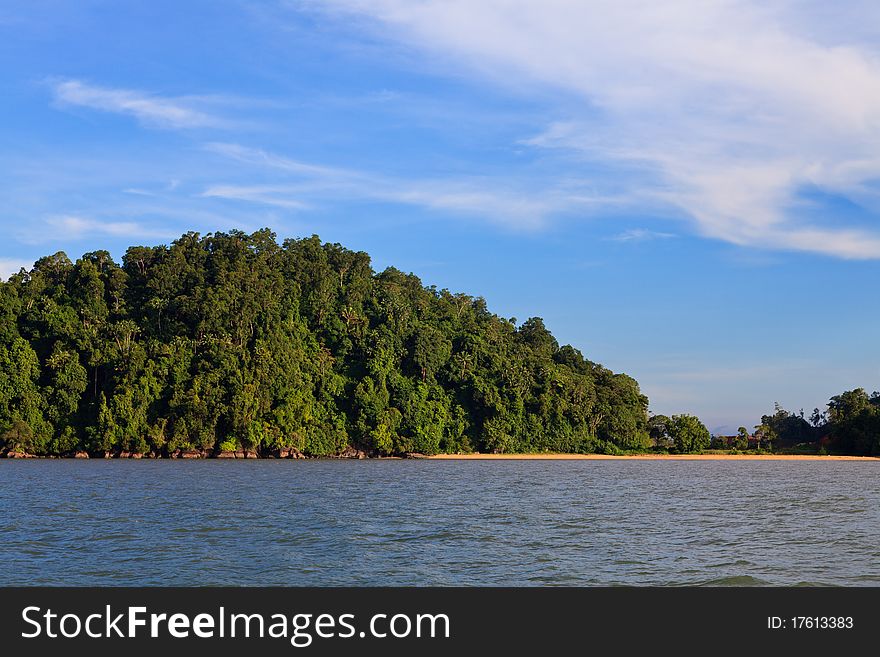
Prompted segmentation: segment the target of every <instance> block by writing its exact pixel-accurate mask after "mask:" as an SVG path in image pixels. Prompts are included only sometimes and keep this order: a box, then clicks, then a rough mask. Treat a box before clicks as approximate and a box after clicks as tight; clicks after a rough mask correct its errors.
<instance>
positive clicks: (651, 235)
mask: <svg viewBox="0 0 880 657" xmlns="http://www.w3.org/2000/svg"><path fill="white" fill-rule="evenodd" d="M672 237H675V235H674V234H672V233H661V232H658V231H655V230H648V229H647V228H632V229H630V230H625V231H623V232H622V233H618V234H617V235H614V236H612V237H609V238H608V239H609V240H611V241H613V242H648V241H650V240H666V239H670V238H672Z"/></svg>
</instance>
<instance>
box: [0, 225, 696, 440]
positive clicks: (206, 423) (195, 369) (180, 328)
mask: <svg viewBox="0 0 880 657" xmlns="http://www.w3.org/2000/svg"><path fill="white" fill-rule="evenodd" d="M647 421H648V418H647V399H646V397H645V396H644V395H642V394H641V393H640V391H639V387H638V384H637V383H636V381H635V380H633V379H632V378H630V377H628V376H626V375H624V374H615V373H613V372H610V371H609V370H607V369H605V368H604V367H602V366H601V365H598V364H596V363H593V362H591V361H589V360H587V359H585V358H584V357H583V356H582V355H581V353H580V352H579V351H578V350H577V349H574V348H573V347H571V346H568V345H565V346H562V347H560V346H559V344H558V343H557V341H556V339H555V338H554V337H553V336H552V335H551V333H550V332H549V331H548V330H547V328H546V327H545V326H544V323H543V321H542V320H541V319H540V318H537V317H535V318H531V319H528V320H526V321H525V322H523V323H522V324H521V325H520V326H517V325H516V322H515V320H508V319H504V318H501V317H499V316H497V315H495V314H493V313H491V312H489V310H488V309H487V307H486V302H485V301H484V300H483V299H481V298H479V297H471V296H468V295H464V294H453V293H451V292H449V291H448V290H437V289H436V288H434V287H425V286H424V285H422V283H421V281H420V280H419V279H418V278H417V277H415V276H413V275H411V274H409V275H408V274H404V273H402V272H400V271H398V270H396V269H394V268H389V269H386V270H385V271H383V272H380V273H375V272H374V271H373V270H372V268H371V265H370V258H369V256H368V255H367V254H366V253H361V252H354V251H350V250H347V249H345V248H343V247H342V246H340V245H338V244H327V243H322V242H321V241H320V240H319V239H318V237H317V236H312V237H310V238H306V239H298V240H294V239H292V240H286V241H284V242H283V243H282V244H278V242H277V241H276V239H275V235H274V234H272V233H271V232H270V231H269V230H266V229H264V230H260V231H257V232H255V233H253V234H250V235H248V234H245V233H243V232H240V231H231V232H228V233H214V234H209V235H206V236H200V235H199V234H198V233H187V234H185V235H183V236H182V237H181V238H180V239H178V240H176V241H174V242H173V243H172V244H171V245H169V246H154V247H147V246H135V247H131V248H129V249H128V251H127V252H126V253H125V256H124V257H123V258H122V262H121V263H119V264H118V263H116V262H114V261H113V259H112V258H111V257H110V254H109V253H107V252H106V251H95V252H92V253H87V254H85V255H84V256H83V257H82V258H80V259H79V260H77V261H76V262H71V260H70V259H69V258H68V257H67V256H66V255H65V254H63V253H56V254H55V255H52V256H48V257H46V258H42V259H40V260H39V261H37V262H36V263H35V264H34V267H33V268H32V269H31V270H30V271H22V272H20V273H19V274H16V275H15V276H13V277H12V278H11V279H10V280H9V281H8V282H5V283H0V441H2V442H0V446H2V444H5V446H6V447H7V448H12V447H15V448H16V449H24V450H26V451H30V452H33V453H36V454H67V453H72V452H74V451H78V450H87V451H89V452H91V453H96V454H104V453H115V452H120V451H128V452H137V453H148V452H152V453H154V454H157V455H162V454H169V453H171V452H174V451H175V450H201V451H203V452H205V453H208V452H218V451H232V450H237V449H250V450H256V451H268V450H274V449H279V448H288V447H290V448H295V449H297V450H300V451H302V452H304V453H305V454H309V455H332V454H338V453H340V452H342V451H344V450H346V449H347V448H349V447H355V448H359V449H364V450H367V451H368V452H370V453H374V454H403V453H407V452H421V453H436V452H468V451H474V450H476V451H487V452H537V451H553V452H594V451H603V452H608V453H614V452H619V451H620V450H634V449H636V450H637V449H644V448H645V447H647V446H649V445H650V437H649V434H648V424H647ZM688 440H690V441H691V442H693V440H694V439H690V438H689V439H688ZM697 442H698V441H697Z"/></svg>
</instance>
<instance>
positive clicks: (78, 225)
mask: <svg viewBox="0 0 880 657" xmlns="http://www.w3.org/2000/svg"><path fill="white" fill-rule="evenodd" d="M95 236H110V237H126V238H147V239H164V238H168V237H173V236H174V235H173V233H170V232H169V231H167V230H158V229H155V228H150V227H147V226H144V225H142V224H140V223H137V222H134V221H104V220H101V219H94V218H91V217H81V216H77V215H70V214H67V215H55V216H51V217H48V218H47V219H46V221H45V223H44V224H43V225H42V226H40V227H34V228H33V230H31V231H30V232H28V233H27V234H22V235H21V239H22V241H25V242H28V243H42V242H48V241H56V240H79V239H87V238H91V237H95Z"/></svg>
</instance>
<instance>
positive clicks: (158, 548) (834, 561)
mask: <svg viewBox="0 0 880 657" xmlns="http://www.w3.org/2000/svg"><path fill="white" fill-rule="evenodd" d="M878 468H880V464H878V463H877V462H855V461H845V462H844V461H838V462H815V461H767V462H756V461H720V460H719V461H489V462H487V461H392V460H387V461H369V460H368V461H319V460H315V461H287V460H285V461H271V460H266V461H216V460H208V461H126V460H122V461H103V460H100V461H97V460H96V461H75V460H34V461H0V503H2V512H0V564H2V568H0V585H101V586H108V585H120V586H121V585H169V586H170V585H244V586H247V585H280V586H312V585H315V586H366V585H381V586H391V585H411V586H441V585H447V586H472V585H473V586H477V585H501V586H514V585H515V586H546V585H550V586H600V585H635V586H644V585H660V586H680V585H709V586H717V585H845V586H858V585H875V586H876V585H880V486H878Z"/></svg>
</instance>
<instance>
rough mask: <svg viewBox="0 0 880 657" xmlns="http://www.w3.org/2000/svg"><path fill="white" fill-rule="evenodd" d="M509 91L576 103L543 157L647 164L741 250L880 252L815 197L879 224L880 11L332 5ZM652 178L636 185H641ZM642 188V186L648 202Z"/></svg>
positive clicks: (555, 128)
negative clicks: (802, 205) (812, 191)
mask: <svg viewBox="0 0 880 657" xmlns="http://www.w3.org/2000/svg"><path fill="white" fill-rule="evenodd" d="M328 6H332V7H333V8H335V9H336V10H341V11H344V12H346V13H347V14H351V13H356V14H360V15H366V16H368V17H371V18H373V19H375V21H376V25H377V26H381V27H379V29H380V31H381V32H382V34H383V35H385V36H388V35H389V34H391V35H392V36H393V37H394V38H397V39H398V40H401V41H405V42H407V43H409V44H411V45H413V46H415V47H417V48H421V49H423V50H425V51H426V52H429V53H431V55H432V56H435V57H440V58H444V59H445V61H446V63H447V65H448V64H449V63H450V62H451V63H452V64H453V65H454V66H455V67H456V68H457V69H458V70H457V71H456V72H457V73H460V71H461V70H465V71H467V70H470V71H471V72H474V73H477V74H479V75H483V76H489V77H492V78H493V79H494V80H495V81H497V82H498V83H499V84H501V85H508V86H509V85H514V84H515V85H517V87H518V88H519V90H522V89H523V88H524V87H525V88H526V89H528V88H529V86H531V88H532V89H533V91H534V92H535V93H540V94H544V95H546V92H547V90H548V89H551V88H556V89H559V90H561V91H563V92H564V93H565V94H567V95H568V97H571V95H574V96H575V97H577V98H580V99H581V101H580V108H578V107H576V106H575V107H573V108H572V109H571V110H570V112H569V113H570V115H571V120H570V121H567V122H565V123H556V124H552V125H549V126H548V127H547V129H546V130H545V131H544V132H543V133H541V134H540V135H537V136H536V137H535V138H534V139H532V140H531V141H530V143H531V145H532V146H534V147H542V148H557V149H567V150H568V151H571V152H574V153H578V154H580V155H581V156H583V157H584V158H585V159H589V160H590V161H591V162H593V163H595V162H602V163H606V165H615V164H616V165H620V166H625V167H640V168H641V169H642V170H644V171H645V172H646V173H647V174H649V175H650V176H651V180H650V183H651V188H652V192H653V197H654V200H655V201H657V202H662V203H664V204H667V205H669V206H673V207H677V208H680V209H681V210H682V211H684V212H685V213H686V215H687V216H689V217H690V218H691V219H692V220H693V222H694V225H695V226H696V228H697V230H698V231H699V232H700V233H701V234H703V235H705V236H709V237H713V238H719V239H722V240H726V241H729V242H732V243H735V244H740V245H756V246H763V247H771V248H779V249H792V250H799V251H811V252H818V253H824V254H829V255H833V256H839V257H842V258H863V259H865V258H880V232H878V231H877V230H876V229H875V228H873V227H865V226H849V225H841V221H842V220H841V219H840V218H839V217H838V216H836V215H835V214H834V213H833V212H832V211H829V212H828V213H827V216H824V217H822V216H819V217H817V216H816V213H812V215H811V217H812V218H810V219H808V218H806V216H805V213H803V212H801V211H800V209H799V208H798V207H797V203H796V202H797V201H798V200H799V199H800V194H801V192H802V190H803V189H804V188H805V187H810V188H819V189H821V190H824V191H826V192H829V193H832V194H840V195H844V196H846V197H848V198H850V199H854V200H855V201H856V202H859V203H863V204H864V205H865V207H866V208H867V211H868V213H869V215H872V216H873V217H875V218H876V217H877V216H878V215H880V203H878V199H877V196H876V194H875V192H874V191H873V190H872V189H871V184H872V183H873V182H874V181H876V180H878V179H880V156H878V155H877V153H880V52H878V48H877V45H876V44H877V43H878V41H877V37H878V30H877V29H874V28H872V27H870V26H875V25H877V24H880V7H878V6H877V5H876V3H873V4H872V3H864V2H856V3H855V5H854V6H853V7H852V8H848V9H847V11H834V12H830V11H829V10H828V9H827V8H825V7H824V6H823V4H822V3H816V2H810V1H807V0H800V1H791V2H782V3H771V4H769V5H768V4H767V3H762V2H757V0H730V1H728V2H721V3H710V2H704V1H703V0H678V1H677V2H665V3H657V2H654V1H652V0H613V1H612V0H593V1H584V0H546V1H545V2H541V3H533V2H510V1H509V0H485V1H483V2H479V3H473V2H467V1H465V0H424V1H423V2H417V3H416V2H408V1H406V0H369V1H367V0H332V1H331V2H329V3H325V4H323V5H322V7H323V8H324V10H327V9H326V8H327V7H328ZM644 184H645V180H644V179H641V178H640V180H639V185H644ZM643 191H644V190H640V193H641V192H643Z"/></svg>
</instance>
